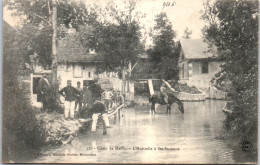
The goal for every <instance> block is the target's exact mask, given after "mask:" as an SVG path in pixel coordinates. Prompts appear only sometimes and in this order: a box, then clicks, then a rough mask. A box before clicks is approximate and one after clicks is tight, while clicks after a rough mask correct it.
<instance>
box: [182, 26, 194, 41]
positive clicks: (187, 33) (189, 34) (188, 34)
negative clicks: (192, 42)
mask: <svg viewBox="0 0 260 165" xmlns="http://www.w3.org/2000/svg"><path fill="white" fill-rule="evenodd" d="M191 34H192V30H189V28H187V27H186V29H185V30H184V34H183V36H182V38H185V39H190V36H191Z"/></svg>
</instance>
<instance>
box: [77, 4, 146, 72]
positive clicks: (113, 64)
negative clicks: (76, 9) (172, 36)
mask: <svg viewBox="0 0 260 165" xmlns="http://www.w3.org/2000/svg"><path fill="white" fill-rule="evenodd" d="M124 4H125V8H124V9H119V8H117V5H116V4H114V3H113V2H110V3H108V4H107V5H106V7H105V9H101V8H100V7H98V6H96V7H95V8H96V13H98V15H99V18H98V20H99V21H97V22H96V24H93V25H92V26H91V27H84V28H83V29H82V31H81V35H80V36H81V41H82V43H83V45H84V46H85V47H89V48H93V49H95V50H96V52H97V53H98V54H101V55H102V57H103V62H104V63H103V64H102V65H100V66H99V68H98V69H99V72H102V71H105V70H106V71H122V70H123V68H124V67H126V65H127V63H128V62H129V61H131V62H134V61H135V60H136V59H137V55H138V54H139V53H140V52H141V51H142V50H143V47H142V45H141V42H140V37H141V33H140V26H139V18H140V17H139V16H138V13H135V6H136V1H133V0H130V1H125V2H124ZM134 13H135V14H134ZM86 28H87V29H88V30H86Z"/></svg>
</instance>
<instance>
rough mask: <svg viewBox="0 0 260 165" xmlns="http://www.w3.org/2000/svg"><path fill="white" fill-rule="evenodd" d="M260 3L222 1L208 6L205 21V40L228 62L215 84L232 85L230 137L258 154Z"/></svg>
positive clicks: (226, 122)
mask: <svg viewBox="0 0 260 165" xmlns="http://www.w3.org/2000/svg"><path fill="white" fill-rule="evenodd" d="M258 12H259V11H258V2H257V1H247V0H240V1H221V0H217V1H216V2H214V3H213V4H210V3H209V1H207V2H206V3H205V9H204V14H203V15H202V18H203V19H204V20H205V21H206V22H207V23H208V25H207V26H205V27H204V30H203V32H204V36H205V39H206V40H207V41H208V42H210V43H213V44H214V45H216V46H217V48H218V52H219V54H220V58H221V59H223V60H224V61H225V64H224V65H223V66H222V70H221V71H220V72H219V73H218V74H216V83H217V85H218V86H220V87H221V86H223V85H225V84H226V82H227V81H231V83H232V88H229V89H228V94H229V96H230V98H231V100H232V102H233V108H234V110H233V114H232V116H231V117H228V118H227V119H226V120H225V126H226V128H227V130H228V131H229V132H228V133H227V136H228V137H230V138H235V139H237V141H238V142H239V143H242V142H245V141H249V142H250V143H252V144H253V147H254V150H253V151H254V152H252V153H254V154H256V146H257V145H256V144H257V143H256V142H257V89H258V88H257V82H258V81H257V73H258V72H257V69H258V63H257V59H258V57H257V55H258Z"/></svg>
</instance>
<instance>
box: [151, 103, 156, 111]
mask: <svg viewBox="0 0 260 165" xmlns="http://www.w3.org/2000/svg"><path fill="white" fill-rule="evenodd" d="M151 110H152V113H156V111H155V102H152V108H151Z"/></svg>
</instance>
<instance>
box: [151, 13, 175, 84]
mask: <svg viewBox="0 0 260 165" xmlns="http://www.w3.org/2000/svg"><path fill="white" fill-rule="evenodd" d="M155 22H156V25H155V26H154V33H155V34H154V37H153V38H154V39H153V43H154V46H153V48H152V49H149V50H148V51H147V53H148V54H150V56H151V58H150V62H151V63H152V64H153V68H152V69H153V74H156V75H157V76H158V78H162V79H167V80H169V79H178V53H177V51H176V50H175V42H174V40H173V39H174V38H175V32H174V31H173V29H172V24H171V22H170V21H169V19H168V17H167V15H166V13H160V14H158V15H157V16H156V18H155Z"/></svg>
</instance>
